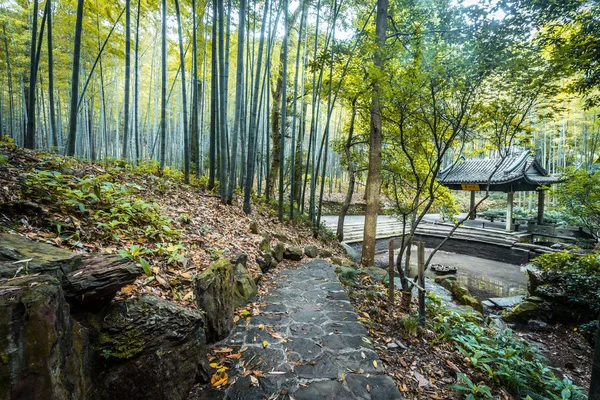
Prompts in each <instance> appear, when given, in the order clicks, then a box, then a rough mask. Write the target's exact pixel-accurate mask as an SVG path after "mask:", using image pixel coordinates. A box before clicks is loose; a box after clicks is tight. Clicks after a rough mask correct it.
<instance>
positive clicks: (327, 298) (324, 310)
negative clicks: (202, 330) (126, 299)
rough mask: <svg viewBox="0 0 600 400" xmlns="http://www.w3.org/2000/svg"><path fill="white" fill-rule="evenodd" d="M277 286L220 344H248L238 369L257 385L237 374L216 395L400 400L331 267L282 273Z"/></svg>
mask: <svg viewBox="0 0 600 400" xmlns="http://www.w3.org/2000/svg"><path fill="white" fill-rule="evenodd" d="M274 282H275V287H274V288H273V289H271V290H270V292H269V294H268V295H266V296H264V297H263V298H261V299H260V300H259V302H260V303H264V304H268V306H265V307H262V309H261V315H260V316H257V317H253V318H251V319H250V321H249V324H248V326H246V321H244V320H241V321H240V322H239V323H238V325H237V326H236V327H235V328H234V330H233V332H232V333H231V335H230V336H229V337H228V338H227V339H226V340H225V341H223V342H222V344H223V345H225V346H228V347H234V348H238V349H240V348H244V347H247V350H246V351H244V352H243V353H242V358H241V360H240V364H239V365H238V366H236V367H240V366H241V365H242V362H243V365H244V366H245V367H246V368H249V367H250V368H254V369H256V370H260V371H262V372H264V377H259V378H258V386H256V385H252V382H251V380H250V377H238V378H237V379H236V380H235V383H233V384H232V385H231V386H229V387H228V388H227V389H226V390H225V391H224V392H221V393H220V395H221V396H222V398H224V399H236V400H237V399H239V400H257V399H274V398H279V399H288V398H294V399H296V400H302V399H307V400H308V399H310V400H317V399H344V400H352V399H364V400H392V399H402V396H401V395H400V392H399V391H398V388H397V387H396V384H395V383H394V381H393V379H392V378H391V377H390V376H388V375H387V374H386V372H385V369H384V367H383V363H382V362H381V360H380V359H379V358H378V356H377V353H376V352H375V351H373V349H372V346H371V344H370V341H369V340H368V333H367V331H366V329H365V328H364V327H363V325H362V324H361V323H360V322H359V321H358V315H357V313H356V311H355V310H354V307H353V306H352V304H351V303H350V302H349V299H348V297H347V295H346V293H345V291H344V289H343V288H342V285H341V284H340V282H339V280H338V278H337V275H336V274H335V272H334V267H333V266H332V265H331V264H329V263H328V262H326V261H323V260H314V261H311V262H309V263H306V264H302V265H300V266H298V267H296V268H290V269H285V270H283V271H281V272H279V273H278V275H277V276H275V277H274ZM261 324H262V325H264V326H262V325H261ZM261 328H262V329H261ZM272 334H274V335H275V336H272ZM265 340H266V341H268V342H269V343H268V345H267V346H266V348H265V347H264V344H263V341H265ZM234 369H235V368H234ZM231 378H232V379H235V378H234V377H231ZM214 394H215V393H214V392H213V395H214ZM215 398H216V397H215Z"/></svg>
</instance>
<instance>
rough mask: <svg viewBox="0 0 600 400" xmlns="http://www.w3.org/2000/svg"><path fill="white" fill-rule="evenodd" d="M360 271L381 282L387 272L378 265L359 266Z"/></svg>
mask: <svg viewBox="0 0 600 400" xmlns="http://www.w3.org/2000/svg"><path fill="white" fill-rule="evenodd" d="M360 272H362V273H365V274H367V275H369V276H370V277H371V278H373V279H374V280H375V281H377V282H383V281H384V280H385V278H386V277H387V276H388V272H387V271H386V270H385V269H383V268H378V267H369V268H361V269H360Z"/></svg>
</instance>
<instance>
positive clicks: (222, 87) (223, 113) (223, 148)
mask: <svg viewBox="0 0 600 400" xmlns="http://www.w3.org/2000/svg"><path fill="white" fill-rule="evenodd" d="M216 1H217V4H218V6H219V10H218V13H219V18H218V22H219V140H220V142H221V143H220V147H219V149H220V152H219V192H220V193H221V199H222V201H223V202H224V201H225V197H226V189H227V154H228V149H227V105H226V102H225V99H226V97H227V88H226V81H227V70H226V69H225V7H224V1H223V0H216ZM213 57H214V56H213Z"/></svg>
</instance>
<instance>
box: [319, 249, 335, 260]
mask: <svg viewBox="0 0 600 400" xmlns="http://www.w3.org/2000/svg"><path fill="white" fill-rule="evenodd" d="M332 255H333V253H332V252H331V250H329V249H319V256H320V257H324V258H327V257H331V256H332Z"/></svg>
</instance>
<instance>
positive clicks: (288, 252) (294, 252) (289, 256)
mask: <svg viewBox="0 0 600 400" xmlns="http://www.w3.org/2000/svg"><path fill="white" fill-rule="evenodd" d="M283 258H285V259H286V260H292V261H300V260H302V259H303V258H304V250H302V249H301V248H300V247H296V246H287V247H286V248H285V251H284V252H283ZM277 261H280V260H277Z"/></svg>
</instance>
